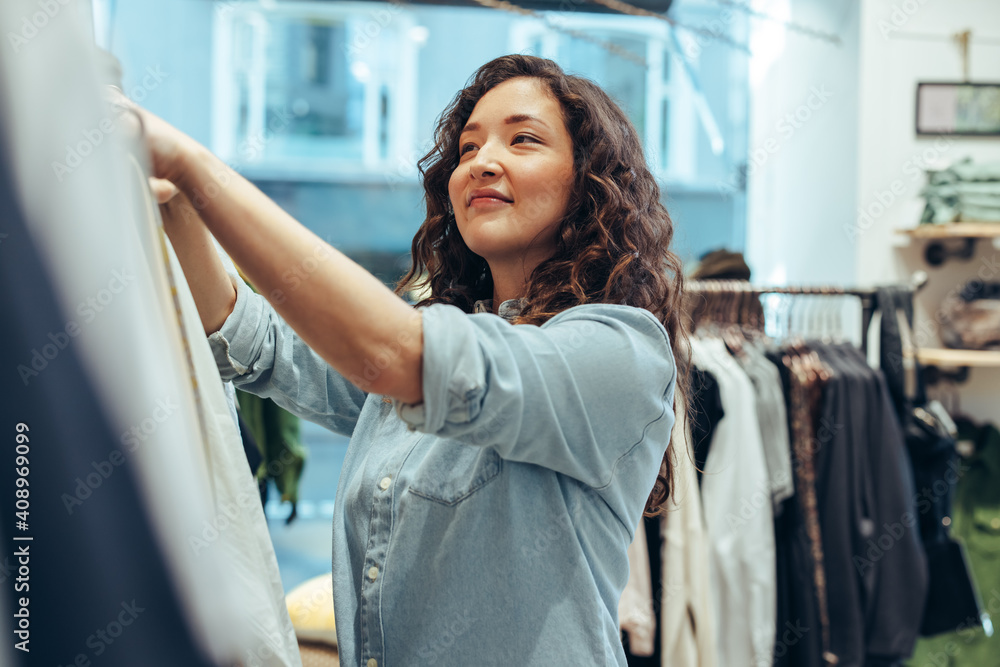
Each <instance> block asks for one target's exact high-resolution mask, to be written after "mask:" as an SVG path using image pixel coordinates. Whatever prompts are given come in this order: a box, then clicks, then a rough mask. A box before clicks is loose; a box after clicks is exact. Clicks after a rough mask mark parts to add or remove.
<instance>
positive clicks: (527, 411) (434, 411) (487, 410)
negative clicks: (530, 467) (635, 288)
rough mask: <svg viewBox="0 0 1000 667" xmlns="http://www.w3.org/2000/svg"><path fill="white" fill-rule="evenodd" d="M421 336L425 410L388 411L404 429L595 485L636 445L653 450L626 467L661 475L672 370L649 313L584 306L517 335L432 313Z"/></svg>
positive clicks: (499, 322) (506, 326)
mask: <svg viewBox="0 0 1000 667" xmlns="http://www.w3.org/2000/svg"><path fill="white" fill-rule="evenodd" d="M423 330H424V333H423V337H424V338H423V339H424V352H423V354H424V359H423V402H422V403H420V404H417V405H410V404H405V403H400V402H397V403H396V409H397V412H398V414H399V415H400V417H401V418H402V419H403V420H404V421H406V422H407V423H408V424H409V425H410V426H411V427H412V428H415V429H417V430H420V431H423V432H426V433H432V434H436V435H439V436H441V437H447V438H454V439H456V440H459V441H461V442H464V443H467V444H474V445H479V446H484V447H493V448H495V449H496V451H497V452H498V453H499V454H500V455H501V456H502V457H503V458H505V459H510V460H515V461H522V462H527V463H534V464H538V465H542V466H545V467H547V468H551V469H554V470H556V471H558V472H562V473H565V474H568V475H570V476H572V477H574V478H577V479H579V480H581V481H583V482H585V483H587V484H589V485H591V486H593V487H595V488H602V487H604V486H607V485H608V484H610V482H611V479H612V476H613V475H614V474H615V471H616V468H617V467H618V466H619V464H620V462H621V461H622V460H623V457H625V455H626V454H628V453H630V452H632V451H633V450H635V448H636V447H637V446H639V445H640V444H642V443H644V442H647V443H649V442H652V443H653V444H654V446H652V447H651V448H649V451H648V452H646V453H645V454H644V455H643V456H642V457H639V458H638V459H635V461H633V463H634V464H636V465H640V466H642V467H643V469H644V470H647V471H648V470H649V469H650V467H651V468H652V470H653V471H654V472H655V470H657V469H658V468H659V458H662V455H663V450H664V449H665V448H666V445H667V442H668V441H669V436H670V429H671V427H672V426H673V421H674V416H673V409H672V406H673V390H674V382H675V376H676V372H675V367H674V359H673V355H672V352H671V346H670V341H669V338H668V336H667V332H666V330H665V329H664V328H663V326H662V325H661V324H660V323H659V322H658V321H657V320H656V319H655V318H654V317H653V316H652V315H651V314H650V313H649V312H648V311H645V310H641V309H638V308H632V307H629V306H616V305H608V304H593V305H584V306H577V307H575V308H571V309H569V310H567V311H564V312H563V313H560V314H559V315H557V316H556V317H554V318H552V319H551V320H549V321H548V322H546V323H545V324H543V325H542V326H533V325H517V326H514V325H511V324H510V323H508V322H506V321H505V320H503V319H502V318H500V317H497V316H495V315H490V314H477V315H467V314H465V313H463V312H462V311H461V310H459V309H458V308H455V307H453V306H446V305H433V306H430V307H428V308H425V309H424V310H423ZM633 458H634V457H633ZM619 472H620V471H619Z"/></svg>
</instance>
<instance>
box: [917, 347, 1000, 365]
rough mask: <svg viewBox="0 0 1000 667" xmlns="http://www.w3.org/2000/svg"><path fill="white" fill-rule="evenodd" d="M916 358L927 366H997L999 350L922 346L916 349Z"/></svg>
mask: <svg viewBox="0 0 1000 667" xmlns="http://www.w3.org/2000/svg"><path fill="white" fill-rule="evenodd" d="M917 359H918V360H919V361H920V363H922V364H924V365H927V366H931V365H933V366H951V367H959V366H998V367H1000V352H993V351H989V350H949V349H945V348H923V349H920V350H917Z"/></svg>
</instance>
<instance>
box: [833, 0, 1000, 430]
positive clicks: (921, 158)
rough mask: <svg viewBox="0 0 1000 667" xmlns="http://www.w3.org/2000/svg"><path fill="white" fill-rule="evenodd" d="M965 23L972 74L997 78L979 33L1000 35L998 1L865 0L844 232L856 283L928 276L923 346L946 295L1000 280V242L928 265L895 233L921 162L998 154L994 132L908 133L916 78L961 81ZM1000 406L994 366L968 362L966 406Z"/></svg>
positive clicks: (922, 297) (930, 341) (997, 54)
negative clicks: (980, 281)
mask: <svg viewBox="0 0 1000 667" xmlns="http://www.w3.org/2000/svg"><path fill="white" fill-rule="evenodd" d="M967 28H968V29H971V30H972V34H973V41H972V46H971V48H970V64H971V67H970V78H971V80H972V81H988V82H998V81H1000V44H984V43H982V42H979V43H977V42H976V41H975V39H976V36H980V37H987V38H990V39H992V40H993V41H997V40H1000V2H997V0H861V22H860V33H861V35H860V36H861V39H860V68H859V71H858V73H859V86H860V96H859V97H860V100H859V101H860V114H859V118H860V122H859V129H858V137H857V146H858V171H857V190H856V197H857V211H856V213H855V215H854V217H853V218H852V219H851V221H850V222H849V223H847V224H844V225H841V227H842V230H841V231H842V232H843V233H844V234H845V236H847V237H850V239H851V243H852V245H853V247H854V249H855V252H856V266H857V270H856V272H855V276H856V280H857V281H858V282H859V283H863V284H876V283H884V282H894V281H900V280H905V279H906V278H907V277H908V276H909V275H911V274H912V273H913V272H914V271H916V270H919V269H924V270H928V273H929V274H930V282H929V284H928V286H927V287H926V288H925V289H924V290H923V291H922V292H921V293H920V294H919V295H918V298H917V305H918V316H919V321H918V326H917V339H918V340H917V342H918V344H919V345H922V346H926V347H931V346H936V345H937V344H938V337H937V329H936V325H935V324H934V322H933V319H932V316H933V314H934V313H936V312H937V307H938V304H939V303H940V302H941V300H942V298H943V297H944V296H945V295H946V294H947V293H949V292H950V291H953V290H956V289H961V286H962V285H963V284H964V283H965V282H966V281H967V280H969V279H971V278H973V277H974V276H975V275H976V274H977V273H979V274H980V275H981V276H983V277H990V279H992V280H994V281H1000V266H998V265H997V261H998V260H1000V250H998V249H997V248H995V247H994V246H993V245H992V244H991V243H990V242H989V241H981V242H979V244H978V249H977V250H978V252H977V255H976V257H975V258H973V259H972V260H969V261H961V260H951V261H949V262H948V263H946V264H945V265H944V266H943V267H941V268H939V269H930V268H929V267H928V266H927V265H926V264H925V263H924V260H923V252H924V246H925V243H924V242H923V241H912V242H911V241H908V239H907V238H906V237H903V236H901V235H899V234H897V233H896V231H895V230H897V229H901V228H907V227H913V226H914V225H916V224H917V221H918V219H919V216H920V211H921V210H922V208H923V200H922V198H921V197H920V196H919V191H920V188H921V187H922V185H923V183H924V176H923V167H924V166H932V167H941V166H947V164H948V163H950V162H952V161H953V160H957V159H960V158H963V157H966V156H971V157H972V158H973V159H974V160H975V161H977V162H980V161H987V160H990V161H995V160H1000V138H996V139H967V138H918V137H917V136H916V134H915V131H914V113H915V112H914V105H915V96H916V85H917V82H918V81H957V80H960V79H961V76H962V64H961V58H960V56H959V50H958V47H957V46H956V45H955V44H954V43H953V42H951V41H950V40H949V39H948V38H949V36H950V35H952V34H953V33H956V32H959V31H961V30H965V29H967ZM915 34H918V35H937V36H940V37H941V39H940V40H937V41H934V40H928V39H914V38H913V37H912V36H913V35H915ZM864 214H866V215H864ZM998 404H1000V369H988V368H981V369H973V371H972V377H971V381H970V382H969V383H968V384H966V385H962V386H961V406H962V408H963V410H965V411H966V412H969V413H970V414H973V415H974V416H976V417H979V418H983V419H985V418H992V419H996V417H997V412H998V410H997V408H998Z"/></svg>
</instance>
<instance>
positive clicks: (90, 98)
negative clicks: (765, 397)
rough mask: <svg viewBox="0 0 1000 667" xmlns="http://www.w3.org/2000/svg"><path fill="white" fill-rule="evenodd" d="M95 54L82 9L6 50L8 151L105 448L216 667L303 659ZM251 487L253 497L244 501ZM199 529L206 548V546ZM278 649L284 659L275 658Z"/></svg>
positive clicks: (235, 447)
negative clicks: (114, 456) (96, 401)
mask: <svg viewBox="0 0 1000 667" xmlns="http://www.w3.org/2000/svg"><path fill="white" fill-rule="evenodd" d="M36 12H38V5H37V3H36V2H33V1H30V0H5V1H4V2H3V3H0V29H2V30H0V31H2V33H3V34H4V35H7V34H14V33H15V32H16V33H20V31H21V29H22V25H21V23H22V21H23V20H24V17H25V16H29V17H30V16H32V15H33V14H34V13H36ZM95 62H96V58H95V53H94V50H93V38H92V36H91V34H89V31H88V27H87V26H86V25H84V24H83V23H82V22H81V15H80V13H79V12H77V11H72V10H71V8H64V9H63V11H60V12H58V13H57V14H56V15H54V16H51V17H50V18H49V20H48V22H47V24H46V25H45V27H44V29H39V30H38V31H37V34H36V35H34V36H33V37H32V38H31V40H30V43H28V44H25V45H21V46H20V47H19V48H18V49H17V50H16V51H15V52H14V53H11V52H8V54H7V56H5V57H3V58H0V76H2V79H3V84H4V95H3V96H0V105H3V107H4V108H3V114H4V117H5V122H6V124H7V126H8V127H9V128H12V131H11V132H10V134H9V135H8V136H7V140H8V142H9V143H8V145H9V151H8V154H7V155H6V156H5V158H6V159H7V160H8V162H9V165H10V167H11V170H12V172H13V173H14V174H16V175H17V177H18V178H19V183H18V186H19V189H20V191H21V199H22V201H24V202H25V214H26V219H27V220H28V221H29V224H30V225H31V229H30V232H31V234H32V237H33V239H34V241H35V244H36V246H37V247H38V249H39V252H40V254H41V255H42V257H43V260H44V261H45V263H46V266H47V269H48V272H49V276H50V278H51V280H52V283H53V286H54V288H55V290H56V292H57V294H58V296H59V298H60V301H61V306H62V309H63V312H64V314H65V316H66V321H67V329H66V330H67V331H72V333H71V334H70V335H72V336H73V342H72V344H73V346H74V349H75V350H76V351H77V352H78V354H79V356H80V358H81V361H82V363H83V364H84V366H85V369H86V370H87V372H88V375H89V376H90V377H91V379H92V380H93V382H94V385H95V388H96V390H97V392H98V394H99V398H100V400H101V403H102V405H103V406H104V408H105V410H106V411H107V413H108V415H109V417H110V419H111V420H112V422H113V423H114V424H115V427H116V428H117V429H118V432H120V433H121V434H122V435H121V439H120V440H121V444H120V445H119V444H118V443H109V450H110V449H111V448H114V447H116V446H117V447H118V448H119V451H120V452H121V453H122V454H123V457H124V460H125V461H127V462H128V464H129V465H130V467H131V468H132V469H133V470H134V471H135V472H136V473H137V479H138V481H139V482H140V488H141V491H142V494H143V498H144V503H145V510H146V513H147V515H148V516H149V517H150V521H151V523H152V524H153V527H154V530H155V534H156V535H157V538H158V542H159V545H160V548H161V549H162V551H163V554H164V557H165V560H166V562H167V564H168V567H169V570H170V573H171V577H172V583H173V584H174V587H175V588H176V590H177V591H178V593H179V596H180V599H181V602H182V604H183V606H184V610H185V614H186V617H187V619H188V621H189V627H190V629H191V631H192V633H193V635H194V636H195V637H196V638H197V640H198V641H199V643H200V645H201V646H202V647H203V648H204V650H205V651H206V653H207V655H209V656H210V657H211V658H212V659H214V660H215V662H217V663H218V664H232V663H233V662H235V661H239V662H241V663H243V664H248V665H249V664H267V665H292V666H297V665H300V664H301V662H300V660H299V658H298V654H297V647H296V646H295V645H294V643H293V644H292V648H291V649H289V647H288V639H287V638H288V637H289V636H290V634H289V632H284V631H283V628H284V626H285V625H287V626H288V628H289V631H290V627H291V624H290V621H288V616H287V611H286V610H284V601H283V598H282V596H281V591H280V583H278V582H277V568H276V562H275V561H274V555H273V550H272V549H271V547H270V543H269V541H268V539H267V533H266V526H265V524H264V521H263V514H262V511H261V509H260V502H259V496H258V495H257V492H256V488H255V487H253V486H252V481H251V480H250V478H249V470H248V467H247V464H246V459H245V458H244V457H243V451H242V445H241V444H240V442H239V439H238V435H237V432H236V430H235V425H234V423H233V421H232V417H231V415H230V412H229V406H228V404H227V403H226V399H225V395H224V393H223V389H222V385H221V382H220V380H219V376H218V372H217V370H215V369H216V367H215V364H214V360H213V359H212V356H211V353H210V352H209V348H208V343H207V340H206V339H205V336H204V332H202V331H200V326H197V329H199V331H198V334H199V335H198V336H194V335H193V332H192V327H193V326H195V325H192V320H193V322H195V323H196V322H197V321H198V318H197V313H196V311H195V310H194V306H193V302H192V301H191V296H190V293H189V291H188V290H187V286H186V283H184V282H183V276H182V274H180V270H179V268H178V267H177V265H176V259H173V258H171V259H170V263H171V265H172V266H173V269H174V272H175V275H178V276H180V282H179V283H178V285H177V287H178V298H179V300H180V305H181V310H182V311H183V312H184V316H183V317H184V319H185V320H186V323H185V324H186V328H187V329H188V334H187V338H188V341H189V343H190V345H191V347H190V351H191V359H192V360H195V361H196V366H197V368H198V370H197V371H196V376H197V380H198V382H199V391H198V392H197V393H195V391H194V388H193V385H192V377H191V374H190V373H189V369H190V368H191V367H190V365H189V363H188V357H187V355H186V354H185V352H184V348H183V342H182V338H181V328H180V326H179V322H178V316H177V311H176V309H175V307H174V303H173V301H172V298H171V296H170V289H169V287H168V286H167V282H166V278H165V273H166V266H167V264H166V261H167V260H166V255H165V254H164V247H163V245H162V243H161V240H160V237H159V234H158V232H157V231H156V230H155V229H154V228H153V227H152V226H151V224H152V223H151V220H152V218H150V215H151V214H152V216H153V218H155V215H156V209H155V207H152V209H151V208H150V202H149V197H148V188H147V187H146V184H145V181H144V179H142V180H141V181H140V182H138V183H137V182H136V178H137V175H136V173H135V171H134V169H133V167H132V165H131V164H130V163H129V161H128V160H127V158H126V153H125V147H126V145H127V137H126V132H127V130H126V129H124V128H125V127H126V123H123V122H122V121H121V119H120V118H119V114H118V113H116V112H113V111H111V110H109V109H108V108H107V107H106V105H105V104H104V103H103V102H102V101H101V97H100V95H101V89H100V86H99V85H98V77H97V75H96V65H95ZM164 92H165V91H164ZM109 127H110V128H111V129H110V130H109V129H107V128H109ZM132 148H133V149H136V150H138V147H136V146H132ZM137 193H140V194H141V197H136V196H135V195H136V194H137ZM71 324H72V325H73V326H72V327H70V325H71ZM54 333H55V332H54ZM206 354H207V357H206ZM59 362H60V358H59V357H58V356H57V357H55V358H53V359H51V360H50V361H49V363H51V364H58V363H59ZM209 369H210V370H211V371H212V372H213V373H214V378H213V377H212V376H211V375H210V374H208V371H209ZM199 402H200V404H201V408H200V409H199V408H198V407H197V404H198V403H199ZM206 436H207V437H206ZM234 437H235V439H234ZM67 492H68V493H72V486H68V487H67ZM99 492H100V490H99V489H98V490H97V491H95V493H99ZM245 492H249V493H250V494H251V495H250V496H249V499H246V498H244V499H243V500H242V503H241V502H238V501H239V500H240V499H241V498H243V496H241V495H240V494H243V493H245ZM83 502H86V501H83ZM233 508H235V511H234V510H233ZM246 508H249V509H246ZM227 512H229V513H231V514H232V516H233V517H235V518H230V517H229V516H227ZM227 523H228V526H227ZM212 531H215V533H214V534H213V532H212ZM193 538H199V539H206V541H208V542H210V544H209V546H208V547H207V548H204V549H199V550H198V551H197V553H196V552H195V549H194V546H193V544H192V539H193ZM65 546H66V548H69V549H72V547H73V545H65ZM268 555H269V556H270V559H268ZM121 557H123V558H127V557H128V555H127V554H122V555H121ZM278 609H280V610H283V611H284V614H283V616H282V615H281V614H278V613H277V611H276V610H278ZM272 630H273V632H272ZM292 641H293V642H294V637H293V638H292ZM265 642H267V646H265ZM272 645H273V646H274V648H272V647H271V646H272ZM275 649H277V650H278V651H279V652H280V654H281V657H280V658H273V657H271V658H269V657H268V654H269V653H274V651H275Z"/></svg>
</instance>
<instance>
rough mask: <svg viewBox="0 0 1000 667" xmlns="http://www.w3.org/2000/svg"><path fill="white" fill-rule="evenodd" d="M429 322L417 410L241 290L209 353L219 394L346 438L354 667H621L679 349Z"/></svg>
mask: <svg viewBox="0 0 1000 667" xmlns="http://www.w3.org/2000/svg"><path fill="white" fill-rule="evenodd" d="M512 306H516V303H514V304H512V303H511V302H505V303H504V304H501V308H500V311H501V312H503V313H504V314H505V315H507V316H508V317H511V316H513V315H514V314H516V307H512ZM422 317H423V335H424V360H423V394H424V400H423V403H421V404H420V405H416V406H414V405H403V404H394V403H387V402H386V401H384V400H383V399H382V397H381V396H376V395H366V394H365V393H364V392H362V391H361V390H359V389H357V388H355V387H354V386H353V385H351V384H350V383H349V382H347V381H346V380H345V379H344V378H343V377H342V376H340V375H339V374H338V373H337V372H336V371H334V370H333V369H332V368H331V367H330V366H329V365H328V364H327V363H326V362H325V361H323V359H322V358H320V357H319V356H318V355H317V354H316V353H314V352H313V351H312V350H311V349H309V347H307V346H306V344H305V343H304V342H302V340H301V339H300V338H299V337H298V336H297V335H296V334H295V333H294V332H293V331H292V330H291V329H290V328H289V326H288V325H287V324H286V323H285V322H284V321H283V320H282V319H281V318H280V317H279V316H278V315H277V314H276V313H275V311H274V310H273V308H272V307H271V306H270V305H269V304H268V303H267V302H266V301H265V300H264V299H263V298H262V297H260V296H258V295H256V294H254V293H253V292H251V291H250V290H249V288H246V287H245V286H243V285H241V287H240V289H239V293H238V297H237V301H236V308H235V310H234V312H233V314H232V315H231V316H230V317H229V319H228V320H227V321H226V323H225V325H224V326H223V327H222V329H221V331H219V332H217V333H214V334H212V335H211V336H210V338H209V340H210V342H211V344H212V347H213V350H214V352H215V356H216V360H217V362H218V364H219V369H220V371H221V372H222V376H223V378H224V379H231V380H233V382H234V383H235V384H236V385H237V386H238V387H239V388H241V389H244V390H246V391H250V392H252V393H255V394H259V395H261V396H268V397H271V398H273V399H274V400H275V401H276V402H277V403H278V404H279V405H282V406H283V407H285V408H287V409H288V410H291V411H292V412H294V413H295V414H298V415H300V416H302V417H304V418H306V419H310V420H312V421H315V422H317V423H319V424H321V425H323V426H325V427H327V428H329V429H331V430H333V431H336V432H338V433H343V434H345V435H350V436H351V444H350V446H349V448H348V451H347V456H346V459H345V461H344V466H343V469H342V471H341V475H340V483H339V485H338V487H337V497H336V510H335V517H334V525H333V593H334V606H335V611H336V617H337V640H338V643H339V650H340V661H341V664H343V665H345V666H346V665H350V666H352V667H356V666H358V665H362V666H364V667H374V666H376V665H377V666H379V667H414V666H416V665H433V666H435V667H441V666H455V667H480V666H483V665H502V666H504V667H508V666H517V667H527V666H534V665H538V666H542V665H544V666H545V667H551V666H552V665H567V666H573V667H577V666H581V665H588V666H589V665H625V664H626V662H625V655H624V652H623V650H622V645H621V641H620V638H619V629H618V600H619V597H620V596H621V592H622V589H623V588H624V586H625V583H626V581H627V579H628V557H627V555H626V550H627V548H628V545H629V543H630V542H631V540H632V534H633V530H634V528H635V527H636V526H637V525H638V522H639V520H640V517H641V515H642V511H643V507H644V505H645V502H646V498H647V496H648V494H649V492H650V490H651V489H652V487H653V482H654V481H655V479H656V474H657V471H658V470H659V467H660V461H661V459H662V458H663V453H664V451H665V449H666V447H667V443H668V440H669V436H670V430H671V427H672V426H673V422H674V415H673V410H672V405H673V394H674V381H675V370H674V361H673V355H672V353H671V348H670V344H669V340H668V337H667V332H666V330H665V329H664V328H663V326H662V325H661V324H660V323H659V322H658V321H657V320H656V319H655V318H654V317H653V316H652V315H651V314H650V313H649V312H647V311H645V310H640V309H638V308H632V307H629V306H618V305H584V306H577V307H575V308H571V309H569V310H566V311H564V312H562V313H560V314H559V315H557V316H556V317H553V318H552V319H551V320H549V321H548V322H546V323H545V324H543V325H542V326H533V325H518V326H513V325H512V324H511V323H510V322H508V321H507V320H505V319H504V318H502V317H499V316H497V315H493V314H490V313H476V314H471V315H470V314H466V313H463V312H462V311H461V310H459V309H458V308H455V307H453V306H445V305H434V306H430V307H428V308H424V309H422Z"/></svg>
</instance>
